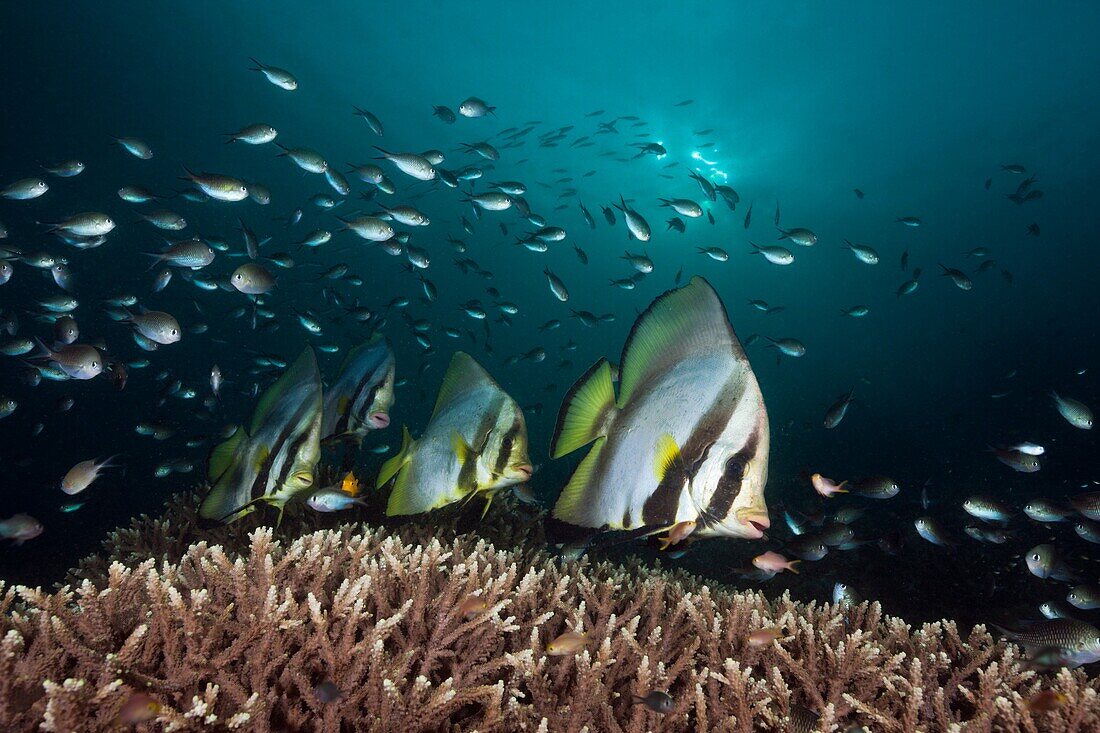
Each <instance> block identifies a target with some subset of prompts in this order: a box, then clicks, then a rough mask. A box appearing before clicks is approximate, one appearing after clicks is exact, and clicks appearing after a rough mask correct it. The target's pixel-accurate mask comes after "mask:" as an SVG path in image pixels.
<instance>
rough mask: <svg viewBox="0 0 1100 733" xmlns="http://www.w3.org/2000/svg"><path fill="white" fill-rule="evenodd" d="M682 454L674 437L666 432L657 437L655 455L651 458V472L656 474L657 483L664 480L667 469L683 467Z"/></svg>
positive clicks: (680, 468) (677, 469)
mask: <svg viewBox="0 0 1100 733" xmlns="http://www.w3.org/2000/svg"><path fill="white" fill-rule="evenodd" d="M683 465H684V456H683V455H682V454H681V453H680V446H678V445H677V444H676V439H675V438H673V437H672V436H671V435H669V434H668V433H664V434H662V435H661V437H660V438H658V439H657V455H656V456H655V457H654V459H653V473H654V474H656V476H657V483H661V482H662V481H664V479H665V476H667V475H668V473H669V471H673V470H676V471H679V470H682V469H683Z"/></svg>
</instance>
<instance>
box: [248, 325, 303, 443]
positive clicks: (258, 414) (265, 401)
mask: <svg viewBox="0 0 1100 733" xmlns="http://www.w3.org/2000/svg"><path fill="white" fill-rule="evenodd" d="M307 379H312V380H313V381H314V382H315V383H316V384H317V386H318V388H317V395H318V399H319V397H320V393H321V389H320V384H321V375H320V372H318V371H317V356H316V355H315V354H314V353H313V349H312V348H308V347H307V348H306V349H305V350H304V351H302V353H301V354H300V355H299V356H298V358H297V359H295V360H294V363H293V364H291V365H290V367H289V368H288V369H287V370H286V371H284V372H283V373H282V376H280V377H279V378H278V379H277V380H275V383H274V384H272V385H271V386H270V387H268V388H267V391H265V392H264V393H263V395H262V396H261V397H260V401H259V402H258V403H257V404H256V411H255V412H254V413H253V414H252V425H251V428H250V429H249V431H248V432H249V433H250V434H252V435H255V434H256V433H257V432H259V429H260V427H262V426H263V424H264V423H265V422H266V421H267V419H268V418H269V417H270V415H271V413H272V411H273V410H274V409H275V406H276V405H277V404H279V403H280V402H281V401H282V400H283V397H284V396H286V393H287V391H288V390H289V389H290V388H292V387H294V386H295V385H296V384H297V383H298V382H301V381H305V380H307Z"/></svg>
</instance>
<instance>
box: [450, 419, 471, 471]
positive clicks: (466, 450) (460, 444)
mask: <svg viewBox="0 0 1100 733" xmlns="http://www.w3.org/2000/svg"><path fill="white" fill-rule="evenodd" d="M451 450H453V451H454V454H455V458H457V459H458V465H460V466H462V465H465V463H466V461H467V460H469V459H470V457H471V456H474V457H476V456H477V451H475V450H474V449H473V448H472V447H470V444H469V443H467V442H466V440H465V438H463V437H462V436H461V435H459V433H458V431H457V430H455V429H453V428H452V429H451Z"/></svg>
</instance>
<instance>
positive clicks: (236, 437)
mask: <svg viewBox="0 0 1100 733" xmlns="http://www.w3.org/2000/svg"><path fill="white" fill-rule="evenodd" d="M247 439H248V433H246V432H245V430H244V428H242V427H238V428H237V431H236V432H235V433H233V435H231V436H229V439H228V440H226V441H225V442H223V443H220V444H219V445H218V446H217V447H215V448H214V450H213V452H211V454H210V460H209V461H208V462H207V463H208V467H207V472H206V475H207V477H208V478H209V479H210V480H211V481H217V480H218V479H219V478H221V476H222V474H224V473H225V472H226V471H228V470H229V467H230V466H231V465H233V459H234V458H236V457H237V451H238V450H239V449H240V448H241V446H242V445H244V443H245V442H246V441H247Z"/></svg>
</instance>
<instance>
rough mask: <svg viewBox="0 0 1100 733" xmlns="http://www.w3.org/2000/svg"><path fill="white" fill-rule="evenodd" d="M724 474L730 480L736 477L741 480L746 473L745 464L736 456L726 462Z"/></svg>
mask: <svg viewBox="0 0 1100 733" xmlns="http://www.w3.org/2000/svg"><path fill="white" fill-rule="evenodd" d="M722 473H723V474H724V475H725V476H728V477H730V478H733V477H736V478H738V479H740V478H741V477H742V476H743V475H744V473H745V464H744V463H743V462H742V461H741V459H740V458H738V457H737V456H734V457H733V458H731V459H729V460H728V461H726V468H725V470H724V471H723V472H722Z"/></svg>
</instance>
